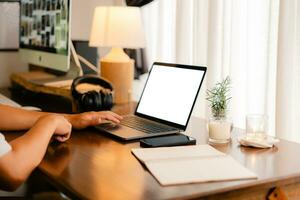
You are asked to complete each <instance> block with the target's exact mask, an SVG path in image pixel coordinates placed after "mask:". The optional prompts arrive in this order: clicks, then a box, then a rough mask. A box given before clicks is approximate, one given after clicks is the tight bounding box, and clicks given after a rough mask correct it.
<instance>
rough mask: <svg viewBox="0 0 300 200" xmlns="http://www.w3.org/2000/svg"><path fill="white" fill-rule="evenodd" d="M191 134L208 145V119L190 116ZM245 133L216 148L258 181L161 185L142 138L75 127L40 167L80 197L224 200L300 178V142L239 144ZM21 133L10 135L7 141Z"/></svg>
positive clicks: (118, 109)
mask: <svg viewBox="0 0 300 200" xmlns="http://www.w3.org/2000/svg"><path fill="white" fill-rule="evenodd" d="M134 108H135V104H134V103H131V104H128V105H123V106H116V107H115V108H114V111H115V112H117V113H120V114H125V113H128V112H133V110H134ZM186 134H188V135H191V136H193V137H195V138H196V139H197V144H206V143H207V137H208V135H207V131H206V125H205V121H204V120H202V119H199V118H191V121H190V123H189V127H188V130H187V131H186ZM240 134H243V131H242V130H239V129H234V130H233V134H232V135H233V139H232V141H231V143H229V144H226V145H214V147H215V148H217V149H218V150H220V151H222V152H224V153H227V154H229V155H231V156H232V157H233V158H234V159H236V160H237V161H238V162H240V163H241V164H242V165H244V166H245V167H247V168H248V169H250V170H252V171H253V172H255V173H256V174H257V175H258V179H255V180H253V179H252V180H240V181H223V182H210V183H196V184H184V185H176V186H167V187H166V186H161V185H160V184H159V183H158V182H157V181H156V180H155V179H154V177H153V176H152V175H151V174H150V173H149V171H148V170H147V169H146V168H145V167H144V166H143V165H142V164H141V163H140V162H139V161H138V160H137V159H136V158H135V157H134V156H133V155H132V154H131V149H132V148H136V147H139V143H138V142H131V143H122V142H120V141H119V140H117V139H114V138H112V137H110V136H108V135H106V134H104V133H101V132H99V131H96V130H94V129H92V128H89V129H86V130H83V131H73V133H72V137H71V139H70V140H69V141H67V142H66V143H62V144H57V143H54V144H51V145H50V146H49V148H48V150H47V153H46V156H45V158H44V159H43V161H42V163H41V164H40V165H39V167H38V169H39V170H40V171H41V172H42V173H43V174H44V175H45V177H46V178H47V179H48V180H49V181H50V182H51V183H52V184H53V185H55V186H56V187H58V188H59V189H60V190H62V191H63V192H64V193H66V194H67V195H70V196H71V197H73V198H74V197H77V198H80V199H186V198H188V199H190V198H200V197H206V198H207V199H220V198H221V196H222V197H224V198H221V199H225V197H226V195H227V196H228V197H229V196H230V194H234V193H235V194H238V195H241V194H244V193H245V191H247V192H248V193H249V192H253V191H254V190H255V189H262V188H265V189H267V188H272V187H275V186H282V185H287V184H292V183H296V182H299V181H300V159H299V157H298V153H300V144H297V143H293V142H288V141H285V140H281V141H280V143H279V144H277V146H276V147H274V148H270V149H255V148H247V147H240V146H239V145H238V143H237V136H238V135H240ZM18 135H19V133H10V134H6V136H7V138H8V139H12V138H14V137H16V136H18ZM215 167H216V168H217V167H222V166H215ZM187 170H188V169H187ZM211 170H214V169H211ZM203 173H205V172H203ZM174 176H175V175H174ZM249 194H251V193H249ZM249 194H248V195H249ZM220 195H221V196H220ZM209 196H211V197H209ZM248 197H249V196H248Z"/></svg>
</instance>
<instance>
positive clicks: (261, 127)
mask: <svg viewBox="0 0 300 200" xmlns="http://www.w3.org/2000/svg"><path fill="white" fill-rule="evenodd" d="M267 131H268V117H267V116H266V115H260V114H250V115H247V116H246V137H247V139H251V140H260V141H261V140H265V139H266V138H267Z"/></svg>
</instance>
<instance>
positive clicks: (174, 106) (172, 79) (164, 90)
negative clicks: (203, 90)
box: [136, 63, 205, 126]
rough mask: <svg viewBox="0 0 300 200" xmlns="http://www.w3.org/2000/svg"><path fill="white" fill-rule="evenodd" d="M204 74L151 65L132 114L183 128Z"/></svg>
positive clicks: (201, 71) (190, 70)
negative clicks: (136, 106) (135, 113)
mask: <svg viewBox="0 0 300 200" xmlns="http://www.w3.org/2000/svg"><path fill="white" fill-rule="evenodd" d="M204 74H205V70H199V69H191V68H182V67H172V66H164V65H160V64H155V63H154V65H153V66H152V69H151V72H150V74H149V77H148V80H147V83H146V86H145V88H144V91H143V94H142V97H141V99H140V102H139V105H138V108H137V110H136V112H137V113H140V114H143V115H147V116H150V117H154V118H158V119H162V120H165V121H168V122H172V123H175V124H179V125H183V126H185V125H186V123H187V121H188V119H189V116H190V113H191V109H192V107H193V104H194V101H195V99H196V97H197V93H198V90H199V87H200V85H201V82H202V79H203V76H204Z"/></svg>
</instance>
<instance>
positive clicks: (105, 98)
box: [100, 90, 108, 110]
mask: <svg viewBox="0 0 300 200" xmlns="http://www.w3.org/2000/svg"><path fill="white" fill-rule="evenodd" d="M100 94H101V97H102V100H103V110H106V109H107V105H108V100H107V94H106V93H105V92H104V91H103V90H100Z"/></svg>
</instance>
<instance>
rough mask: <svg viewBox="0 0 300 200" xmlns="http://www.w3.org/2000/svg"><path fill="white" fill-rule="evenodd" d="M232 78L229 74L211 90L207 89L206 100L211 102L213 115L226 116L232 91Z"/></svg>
mask: <svg viewBox="0 0 300 200" xmlns="http://www.w3.org/2000/svg"><path fill="white" fill-rule="evenodd" d="M230 82H231V80H230V78H229V77H228V76H227V77H226V78H225V79H224V80H222V81H221V82H219V83H217V84H216V85H215V87H213V88H212V89H211V90H207V91H206V100H207V101H209V102H210V108H211V112H212V115H213V117H215V118H216V119H220V118H223V117H226V112H227V107H228V103H229V100H230V99H231V97H229V91H230Z"/></svg>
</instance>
